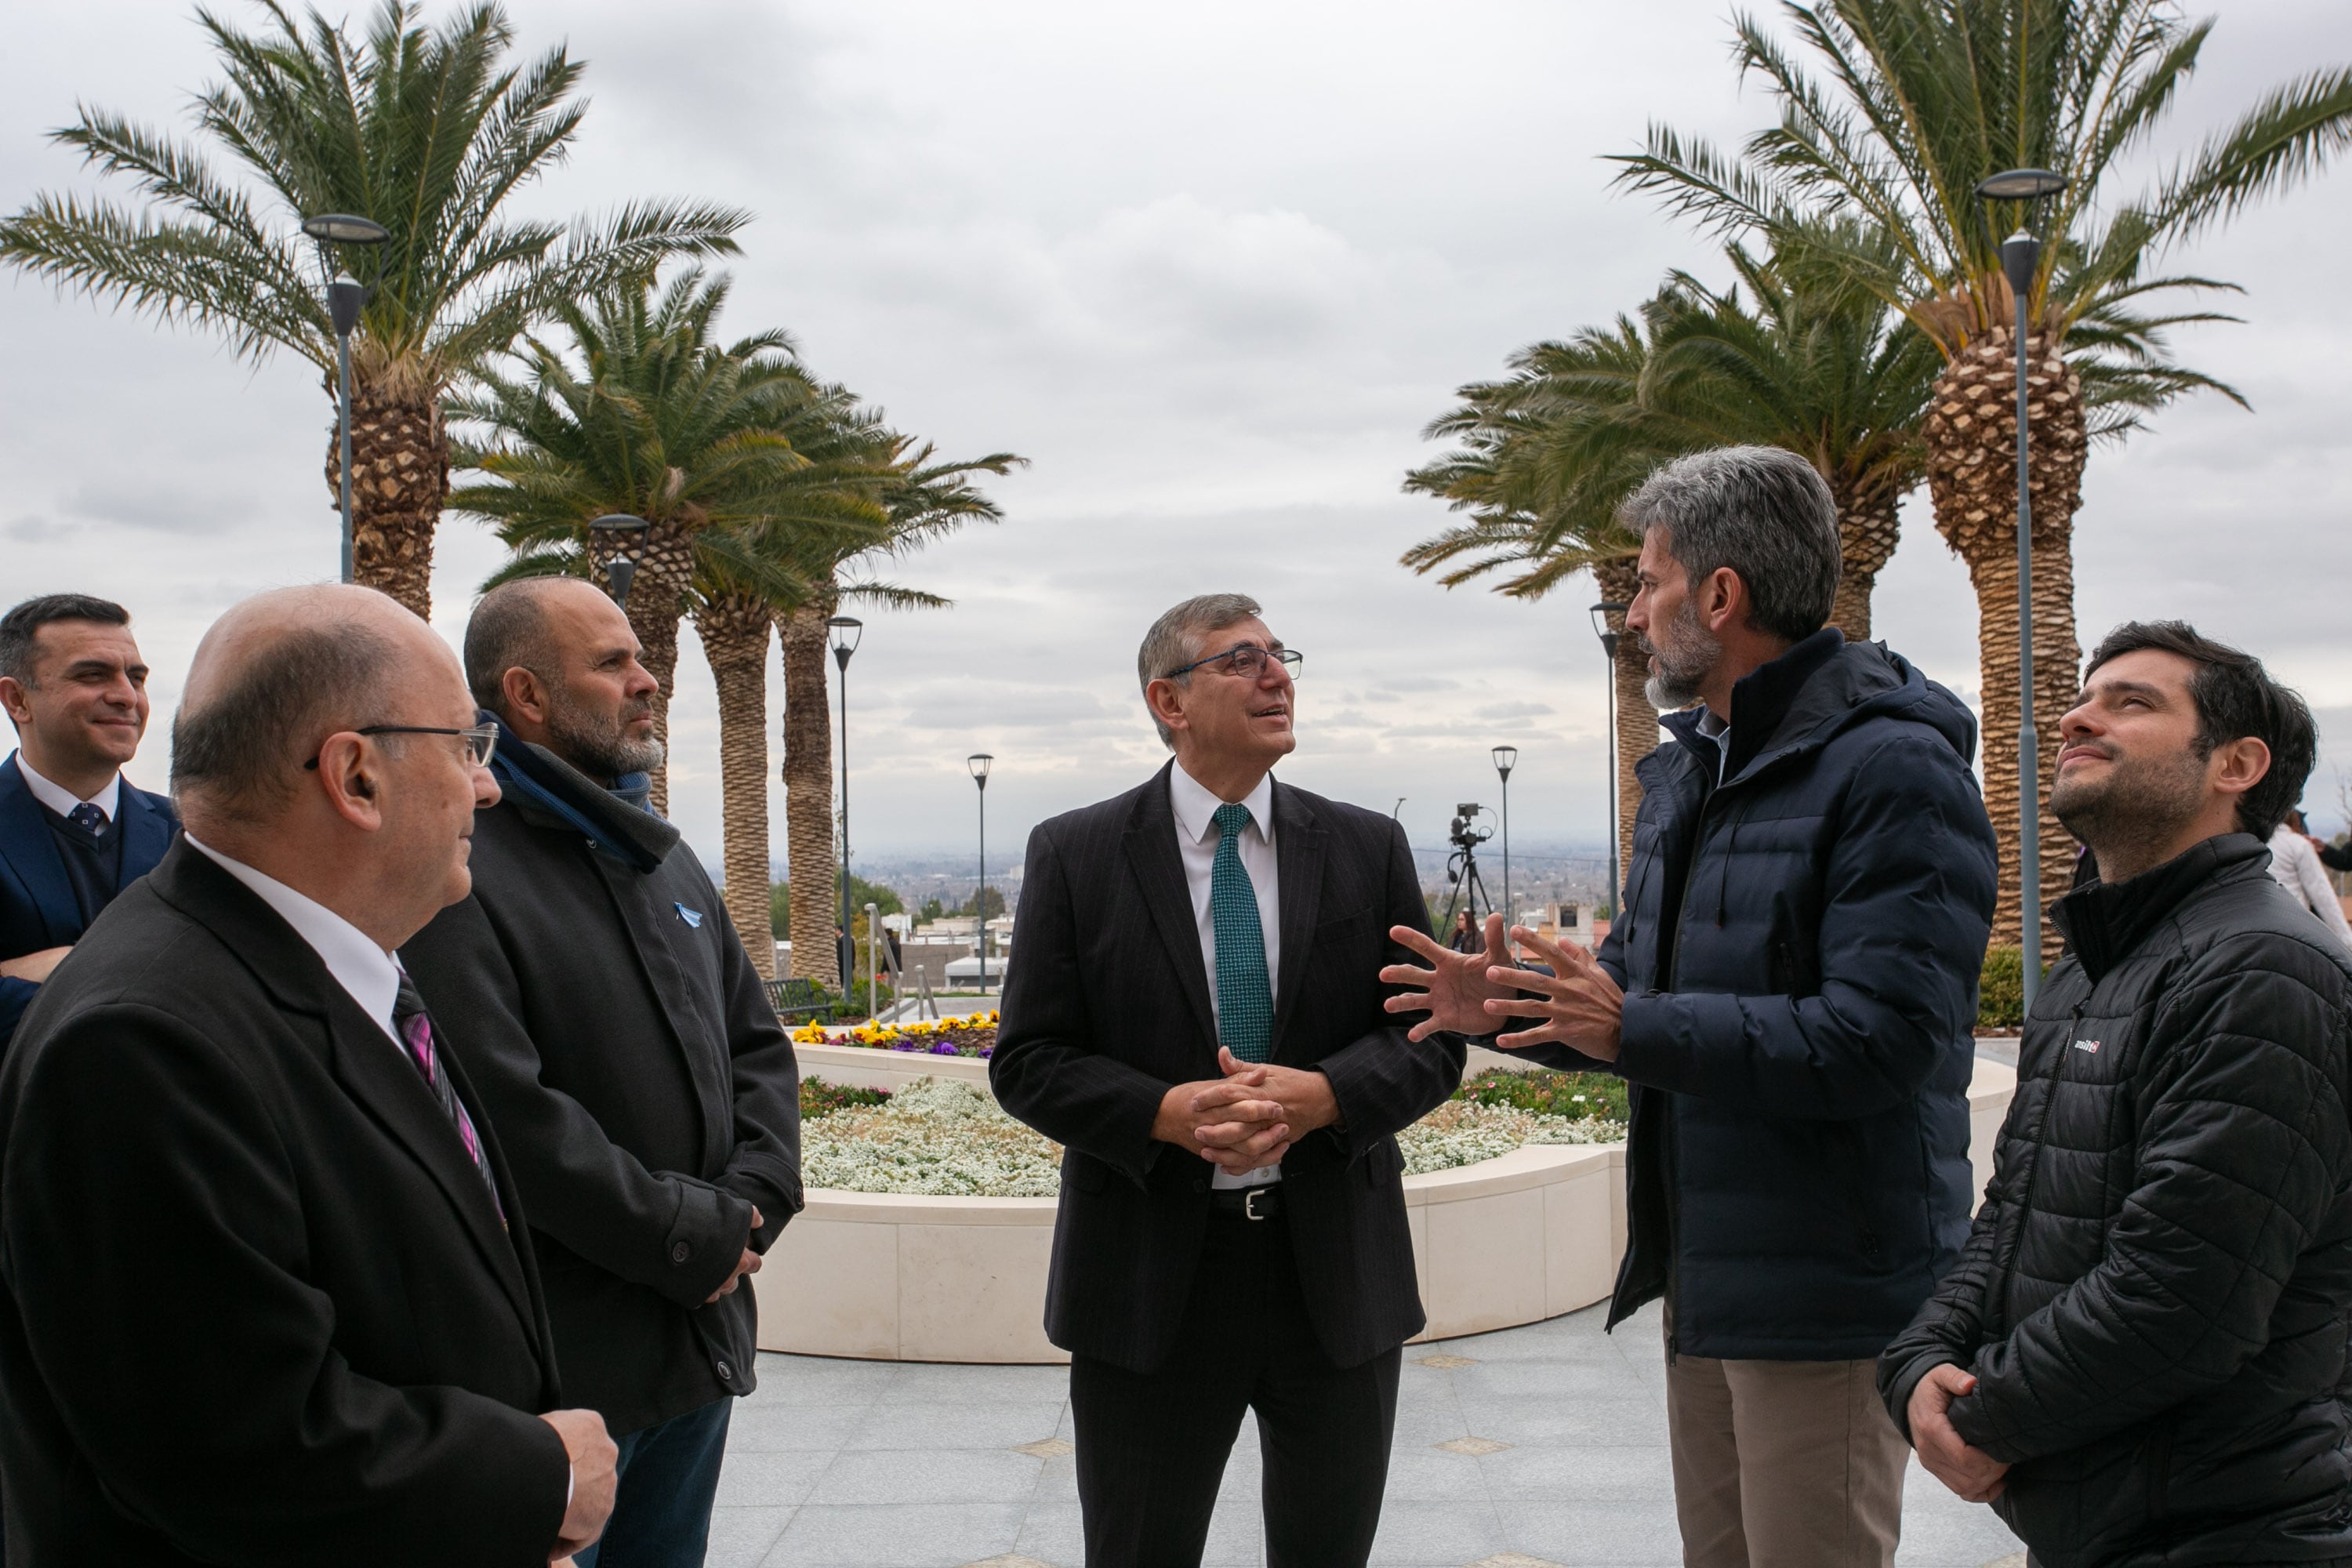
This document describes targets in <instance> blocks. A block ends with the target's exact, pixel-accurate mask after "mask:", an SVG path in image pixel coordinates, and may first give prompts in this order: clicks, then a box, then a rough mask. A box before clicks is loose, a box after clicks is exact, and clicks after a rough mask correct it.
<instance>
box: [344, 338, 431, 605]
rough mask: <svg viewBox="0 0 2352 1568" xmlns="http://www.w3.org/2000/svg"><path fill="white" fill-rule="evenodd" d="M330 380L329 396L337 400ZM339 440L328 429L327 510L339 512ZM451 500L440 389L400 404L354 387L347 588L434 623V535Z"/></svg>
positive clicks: (382, 392)
mask: <svg viewBox="0 0 2352 1568" xmlns="http://www.w3.org/2000/svg"><path fill="white" fill-rule="evenodd" d="M335 389H336V381H335V377H333V376H332V375H330V376H329V377H328V378H327V393H328V395H329V396H330V397H332V396H333V395H335ZM341 442H342V437H341V430H340V429H339V428H338V427H337V426H336V423H335V421H333V420H330V421H328V425H327V504H328V505H329V506H330V507H331V508H333V509H335V510H338V511H340V510H341V506H342V499H341V487H342V471H343V464H342V444H341ZM448 493H449V432H448V428H447V426H445V425H443V424H442V422H441V402H440V395H439V389H438V388H430V387H428V388H427V389H425V392H424V393H423V394H422V395H416V396H398V395H394V394H393V393H392V392H391V391H390V390H388V389H387V388H385V387H383V386H381V385H371V384H367V383H364V382H361V381H358V380H356V379H354V381H353V383H352V581H353V582H355V583H359V584H362V585H364V586H366V587H370V588H380V589H382V590H383V592H384V593H386V594H389V595H392V596H393V597H394V598H395V599H397V600H399V601H400V602H401V603H402V604H404V605H407V606H408V607H409V608H410V609H412V610H414V611H415V612H416V614H417V615H418V616H420V617H421V618H424V619H426V620H430V619H431V618H432V616H433V531H434V529H435V528H436V526H437V525H438V524H439V523H440V521H441V502H442V500H443V498H445V497H446V496H447V495H448Z"/></svg>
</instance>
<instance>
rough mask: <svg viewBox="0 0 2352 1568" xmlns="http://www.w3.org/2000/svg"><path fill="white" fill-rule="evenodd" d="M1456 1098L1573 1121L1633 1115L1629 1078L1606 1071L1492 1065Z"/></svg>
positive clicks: (1623, 1118)
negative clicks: (1525, 1069)
mask: <svg viewBox="0 0 2352 1568" xmlns="http://www.w3.org/2000/svg"><path fill="white" fill-rule="evenodd" d="M1454 1099H1456V1100H1469V1101H1471V1102H1472V1103H1473V1104H1476V1105H1505V1106H1509V1107H1511V1108H1512V1109H1513V1110H1526V1111H1531V1112H1533V1113H1534V1114H1536V1115H1538V1116H1565V1117H1567V1118H1568V1119H1570V1121H1583V1120H1585V1119H1587V1118H1594V1117H1597V1118H1599V1119H1600V1120H1601V1121H1628V1120H1630V1119H1631V1118H1632V1116H1633V1110H1632V1106H1631V1104H1630V1102H1629V1100H1628V1099H1627V1096H1626V1093H1625V1080H1624V1079H1621V1078H1616V1077H1612V1075H1610V1074H1608V1073H1605V1072H1556V1071H1554V1070H1553V1069H1551V1068H1536V1069H1535V1070H1534V1071H1532V1072H1515V1071H1513V1070H1512V1069H1511V1068H1487V1069H1486V1071H1485V1072H1482V1073H1479V1074H1477V1075H1475V1077H1472V1078H1467V1079H1463V1081H1462V1087H1461V1088H1460V1089H1455V1090H1454Z"/></svg>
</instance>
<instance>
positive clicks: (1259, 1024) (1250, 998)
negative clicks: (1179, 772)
mask: <svg viewBox="0 0 2352 1568" xmlns="http://www.w3.org/2000/svg"><path fill="white" fill-rule="evenodd" d="M1251 820H1252V818H1251V816H1250V810H1249V807H1248V806H1245V805H1221V806H1219V807H1217V814H1216V817H1215V821H1216V824H1217V828H1218V832H1219V837H1218V839H1217V858H1216V861H1215V863H1214V864H1213V866H1212V867H1211V868H1210V871H1209V923H1210V926H1211V928H1212V929H1213V930H1214V931H1215V932H1216V937H1217V1037H1218V1038H1219V1039H1220V1040H1221V1041H1222V1042H1223V1045H1224V1047H1225V1048H1226V1049H1228V1050H1230V1051H1232V1052H1233V1053H1234V1058H1235V1059H1237V1060H1240V1061H1245V1062H1263V1061H1271V1060H1272V1059H1273V1058H1274V987H1273V986H1272V985H1271V984H1268V982H1267V980H1266V973H1265V928H1263V927H1262V926H1260V925H1259V924H1258V919H1257V889H1256V888H1255V887H1254V886H1252V885H1251V882H1250V874H1249V868H1247V867H1245V866H1244V865H1243V864H1242V832H1243V830H1244V828H1246V827H1248V826H1249V825H1250V822H1251Z"/></svg>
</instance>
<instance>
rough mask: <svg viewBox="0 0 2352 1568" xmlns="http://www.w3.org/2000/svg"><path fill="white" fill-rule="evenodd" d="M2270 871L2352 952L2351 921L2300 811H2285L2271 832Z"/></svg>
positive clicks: (2281, 884) (2280, 883) (2282, 885)
mask: <svg viewBox="0 0 2352 1568" xmlns="http://www.w3.org/2000/svg"><path fill="white" fill-rule="evenodd" d="M2271 875H2272V876H2273V877H2275V878H2277V879H2278V880H2279V885H2280V886H2281V887H2283V888H2284V889H2286V890H2287V891H2288V892H2290V893H2293V894H2294V896H2295V897H2296V898H2297V899H2299V900H2302V901H2303V905H2304V907H2305V909H2307V910H2310V911H2311V912H2312V913H2313V914H2315V915H2317V916H2318V917H2319V918H2320V920H2321V921H2325V922H2326V926H2327V929H2328V930H2329V931H2334V932H2335V933H2336V941H2337V942H2342V943H2343V944H2344V946H2345V949H2346V951H2347V952H2352V925H2347V924H2346V923H2345V920H2344V904H2343V900H2340V899H2338V898H2337V897H2336V889H2335V887H2334V885H2333V884H2331V883H2330V882H2329V881H2328V879H2327V873H2326V870H2325V869H2323V868H2321V866H2320V864H2319V851H2317V850H2316V849H2314V848H2313V847H2311V839H2310V837H2309V835H2308V833H2307V832H2306V830H2305V827H2304V826H2303V813H2302V812H2301V811H2290V812H2288V813H2287V814H2286V820H2285V821H2284V822H2282V823H2280V824H2279V825H2278V829H2277V831H2276V832H2274V833H2273V834H2272V835H2271Z"/></svg>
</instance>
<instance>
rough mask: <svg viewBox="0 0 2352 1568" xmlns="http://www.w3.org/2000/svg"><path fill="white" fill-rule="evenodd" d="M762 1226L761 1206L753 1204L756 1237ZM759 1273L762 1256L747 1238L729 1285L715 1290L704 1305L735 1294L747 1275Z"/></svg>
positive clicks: (731, 1273) (753, 1224)
mask: <svg viewBox="0 0 2352 1568" xmlns="http://www.w3.org/2000/svg"><path fill="white" fill-rule="evenodd" d="M760 1226H761V1219H760V1205H757V1204H753V1205H751V1233H752V1235H755V1236H756V1235H757V1234H759V1229H760ZM759 1271H760V1255H759V1254H758V1253H756V1252H754V1251H752V1250H751V1237H749V1236H747V1237H744V1238H743V1256H742V1257H740V1258H737V1259H736V1260H735V1268H734V1269H733V1270H732V1271H731V1272H730V1273H729V1275H728V1276H727V1283H726V1284H724V1285H721V1286H720V1287H719V1289H716V1290H713V1291H712V1292H711V1293H710V1294H709V1296H708V1297H707V1298H705V1299H704V1300H703V1303H702V1304H703V1305H704V1306H706V1307H708V1306H709V1305H710V1303H711V1302H713V1301H716V1300H719V1297H721V1296H731V1295H733V1294H734V1293H735V1287H736V1286H738V1285H740V1284H741V1283H742V1282H743V1276H745V1275H746V1274H757V1273H758V1272H759Z"/></svg>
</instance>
